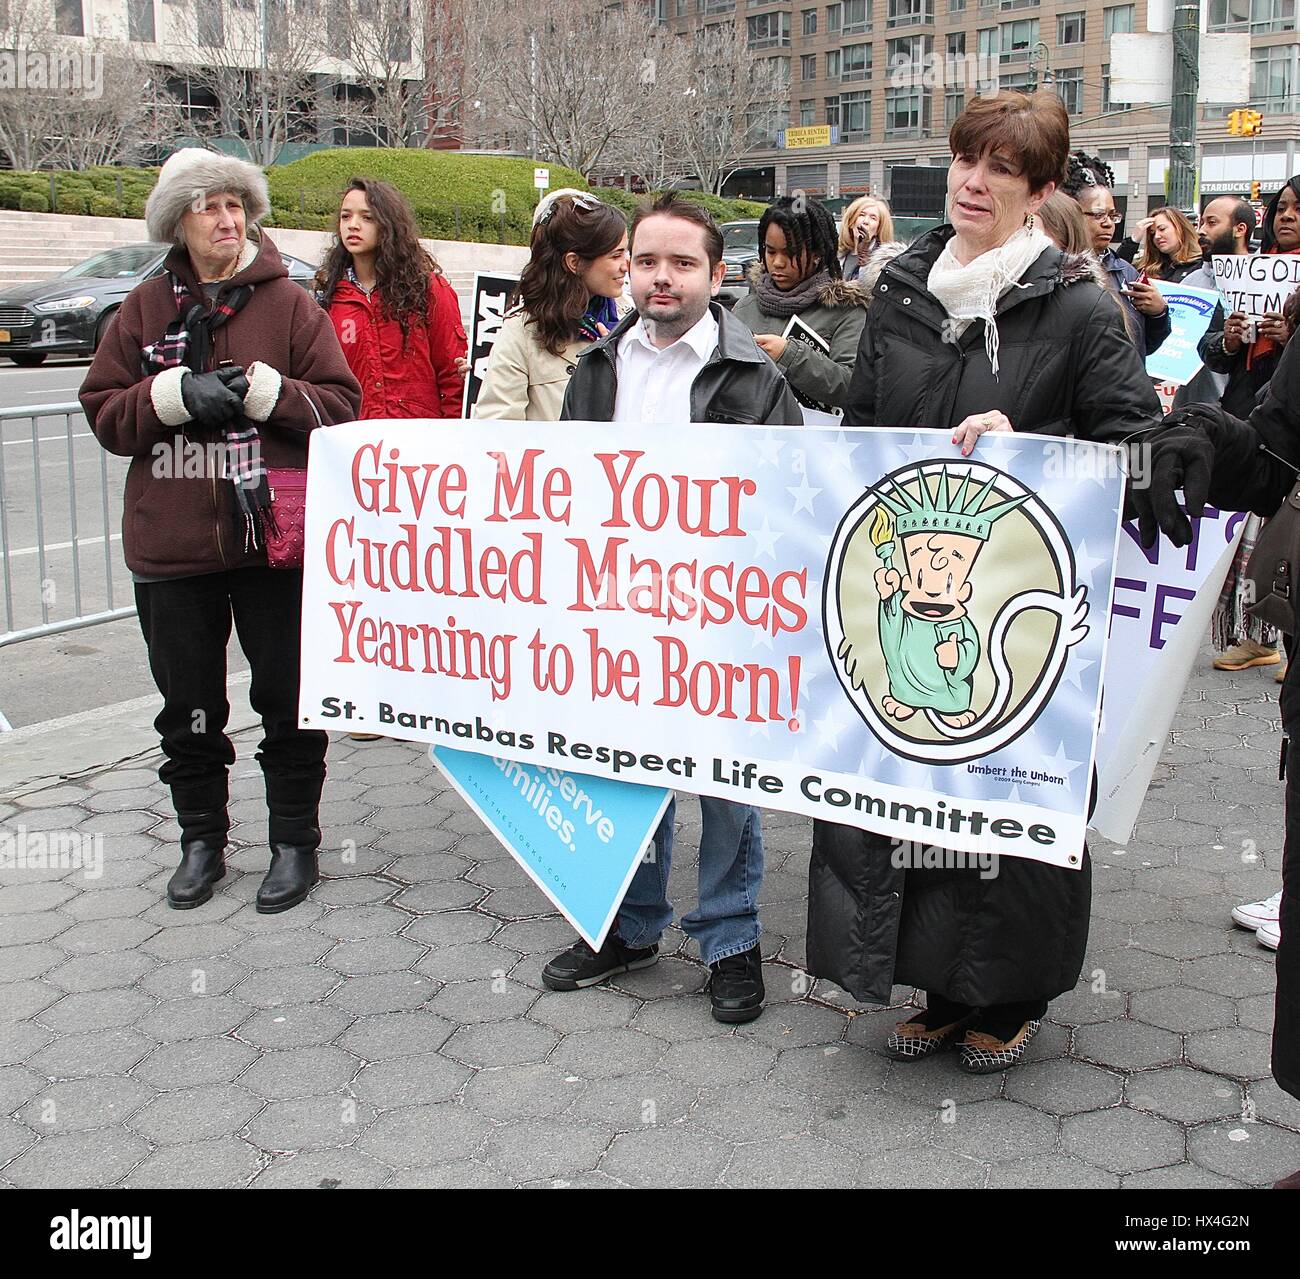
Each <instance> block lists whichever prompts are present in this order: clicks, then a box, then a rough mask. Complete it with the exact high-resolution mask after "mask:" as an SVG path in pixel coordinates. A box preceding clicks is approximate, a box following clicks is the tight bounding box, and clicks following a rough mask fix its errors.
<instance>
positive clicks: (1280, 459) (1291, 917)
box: [1200, 339, 1300, 1097]
mask: <svg viewBox="0 0 1300 1279" xmlns="http://www.w3.org/2000/svg"><path fill="white" fill-rule="evenodd" d="M1205 407H1206V406H1200V411H1205ZM1215 415H1216V417H1217V418H1218V423H1217V429H1216V430H1215V457H1214V470H1213V478H1212V482H1211V485H1210V501H1211V502H1212V503H1213V504H1214V505H1215V506H1217V507H1219V508H1220V509H1221V510H1226V511H1254V512H1256V513H1257V514H1259V515H1266V516H1267V515H1273V514H1275V513H1276V511H1277V509H1278V507H1279V506H1281V505H1282V499H1283V498H1284V497H1285V496H1286V495H1287V493H1289V492H1290V490H1291V486H1292V485H1293V484H1294V483H1295V480H1296V472H1297V471H1298V470H1300V342H1297V341H1296V340H1295V339H1292V340H1291V341H1290V342H1288V343H1287V344H1286V347H1285V348H1284V349H1283V351H1282V355H1281V358H1280V359H1279V360H1278V363H1277V368H1276V369H1275V371H1274V373H1273V377H1272V380H1271V381H1270V382H1269V384H1268V392H1267V394H1266V395H1265V398H1264V400H1263V402H1262V403H1261V404H1260V405H1259V407H1258V408H1257V409H1255V411H1254V412H1253V413H1252V414H1251V415H1250V417H1249V419H1248V420H1247V421H1245V422H1242V421H1240V420H1239V419H1237V418H1235V417H1233V416H1231V415H1230V414H1228V413H1227V412H1225V411H1224V410H1223V409H1218V410H1215ZM1288 649H1289V650H1290V656H1291V659H1292V660H1291V661H1290V662H1288V664H1287V669H1286V678H1285V680H1284V681H1283V684H1282V733H1283V735H1284V737H1285V738H1286V740H1287V752H1286V839H1285V842H1284V844H1283V850H1282V919H1281V928H1282V944H1281V945H1280V946H1279V947H1278V952H1277V996H1276V1005H1275V1010H1274V1017H1273V1077H1274V1078H1275V1079H1276V1080H1277V1082H1278V1084H1279V1085H1280V1086H1281V1087H1283V1088H1285V1089H1286V1090H1287V1092H1289V1093H1290V1094H1291V1095H1292V1096H1294V1097H1300V656H1298V655H1297V654H1296V653H1295V652H1294V637H1293V639H1292V642H1291V644H1289V645H1288Z"/></svg>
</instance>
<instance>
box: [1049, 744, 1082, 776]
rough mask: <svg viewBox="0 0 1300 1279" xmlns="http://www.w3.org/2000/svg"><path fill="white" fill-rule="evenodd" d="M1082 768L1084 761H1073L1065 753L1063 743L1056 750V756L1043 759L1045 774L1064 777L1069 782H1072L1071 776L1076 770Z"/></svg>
mask: <svg viewBox="0 0 1300 1279" xmlns="http://www.w3.org/2000/svg"><path fill="white" fill-rule="evenodd" d="M1082 767H1083V761H1082V760H1079V759H1071V758H1070V757H1069V756H1068V755H1067V754H1066V753H1065V743H1064V742H1062V743H1061V744H1060V745H1059V746H1058V747H1057V748H1056V754H1055V755H1052V756H1051V757H1050V758H1049V757H1046V756H1045V757H1044V758H1043V764H1042V769H1043V772H1045V773H1056V774H1060V775H1063V776H1064V777H1065V780H1066V781H1067V782H1068V781H1069V780H1070V775H1071V774H1072V773H1073V772H1074V771H1075V769H1078V768H1082Z"/></svg>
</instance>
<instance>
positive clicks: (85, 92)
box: [0, 0, 179, 169]
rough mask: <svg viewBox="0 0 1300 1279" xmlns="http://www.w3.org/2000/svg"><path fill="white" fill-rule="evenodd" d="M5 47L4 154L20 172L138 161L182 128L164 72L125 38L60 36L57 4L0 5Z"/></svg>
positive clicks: (0, 72)
mask: <svg viewBox="0 0 1300 1279" xmlns="http://www.w3.org/2000/svg"><path fill="white" fill-rule="evenodd" d="M121 34H122V35H123V36H125V35H126V34H127V33H126V32H125V31H123V32H122V33H121ZM0 48H2V49H3V52H0V149H3V151H4V152H5V153H6V154H7V155H8V157H9V162H10V164H11V165H12V166H13V167H14V168H15V169H37V168H68V169H82V168H86V167H87V166H89V165H93V164H113V163H121V162H127V161H131V160H136V159H139V158H141V157H142V155H143V154H144V153H145V152H146V151H147V150H148V149H149V147H150V145H151V143H152V142H153V140H154V139H156V138H158V137H160V136H163V137H165V136H168V135H169V134H170V133H171V132H174V130H175V127H176V125H177V123H178V119H179V116H178V112H177V111H176V110H175V108H174V106H173V105H172V104H171V103H170V100H169V98H168V95H167V94H166V92H165V90H164V89H163V86H162V82H161V77H160V76H159V74H158V72H157V69H156V68H154V67H152V66H150V64H149V63H147V62H146V61H145V60H144V59H143V57H142V56H140V54H139V52H138V51H137V50H136V49H135V48H134V47H133V46H132V45H131V44H129V43H128V42H127V41H126V40H125V39H120V40H119V39H112V38H100V37H78V38H74V37H70V36H66V35H62V34H60V33H59V31H58V30H57V26H56V23H55V19H54V6H53V5H52V4H51V3H50V2H49V0H10V3H9V4H7V5H3V6H0Z"/></svg>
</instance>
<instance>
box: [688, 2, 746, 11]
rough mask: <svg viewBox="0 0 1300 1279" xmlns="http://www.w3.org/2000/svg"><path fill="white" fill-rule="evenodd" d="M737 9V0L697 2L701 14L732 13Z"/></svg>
mask: <svg viewBox="0 0 1300 1279" xmlns="http://www.w3.org/2000/svg"><path fill="white" fill-rule="evenodd" d="M735 7H736V0H695V8H696V10H697V11H698V12H699V13H730V12H731V11H732V10H733V9H735Z"/></svg>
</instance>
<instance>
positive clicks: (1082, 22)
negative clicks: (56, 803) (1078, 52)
mask: <svg viewBox="0 0 1300 1279" xmlns="http://www.w3.org/2000/svg"><path fill="white" fill-rule="evenodd" d="M1087 28H1088V24H1087V20H1086V18H1085V15H1084V14H1082V13H1061V14H1057V17H1056V43H1057V44H1082V43H1083V42H1084V40H1085V39H1086V35H1087Z"/></svg>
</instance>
